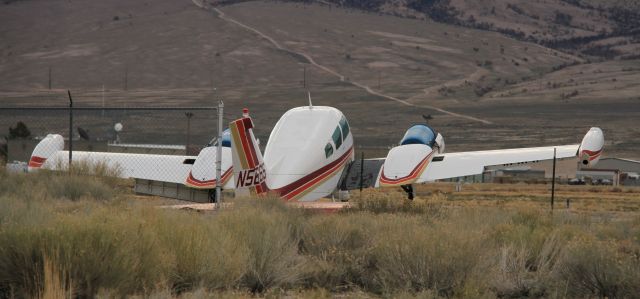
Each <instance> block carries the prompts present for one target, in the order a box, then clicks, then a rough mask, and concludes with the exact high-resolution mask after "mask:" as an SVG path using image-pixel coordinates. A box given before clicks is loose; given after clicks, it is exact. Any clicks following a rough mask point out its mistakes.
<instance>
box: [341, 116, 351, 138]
mask: <svg viewBox="0 0 640 299" xmlns="http://www.w3.org/2000/svg"><path fill="white" fill-rule="evenodd" d="M340 127H342V138H343V140H344V138H347V135H349V123H347V119H346V118H345V117H344V116H342V119H340Z"/></svg>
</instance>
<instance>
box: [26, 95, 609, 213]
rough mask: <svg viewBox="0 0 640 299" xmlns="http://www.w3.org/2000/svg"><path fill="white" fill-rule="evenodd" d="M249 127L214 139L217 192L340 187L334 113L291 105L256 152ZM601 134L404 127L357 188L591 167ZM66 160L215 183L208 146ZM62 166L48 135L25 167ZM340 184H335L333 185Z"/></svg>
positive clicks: (196, 184)
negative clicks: (485, 136)
mask: <svg viewBox="0 0 640 299" xmlns="http://www.w3.org/2000/svg"><path fill="white" fill-rule="evenodd" d="M253 128H254V124H253V121H252V119H251V117H250V116H249V114H248V110H246V109H245V111H244V113H243V117H242V118H240V119H237V120H234V121H232V122H231V123H230V124H229V129H227V130H226V131H225V132H224V134H223V136H222V139H221V140H218V141H217V142H221V143H222V162H221V169H222V176H221V184H222V186H223V189H234V191H235V194H236V196H248V195H250V194H254V195H260V194H266V193H270V194H275V195H277V196H279V197H281V198H282V199H284V200H286V201H301V202H308V201H315V200H317V199H320V198H323V197H327V196H330V195H331V194H333V193H334V192H335V191H336V190H345V189H350V188H353V186H351V187H349V186H347V184H344V183H343V182H344V179H345V175H344V174H345V173H346V171H348V169H349V167H350V165H352V162H353V161H354V143H353V135H352V132H351V130H350V128H349V123H348V122H347V119H346V117H345V116H344V114H342V112H340V111H339V110H338V109H336V108H333V107H324V106H312V105H311V104H310V105H309V106H304V107H297V108H293V109H291V110H289V111H287V112H286V113H285V114H284V115H282V117H281V118H280V120H278V122H277V123H276V125H275V127H274V128H273V130H272V131H271V135H270V137H269V140H268V142H267V145H266V148H265V152H264V156H263V155H262V153H261V151H260V148H259V147H258V143H257V141H256V138H255V136H254V133H253ZM603 145H604V135H603V133H602V130H600V129H599V128H595V127H594V128H591V129H590V130H589V131H588V132H587V134H586V135H585V136H584V138H583V139H582V142H581V143H580V144H573V145H562V146H548V147H534V148H519V149H503V150H490V151H475V152H458V153H445V143H444V138H443V137H442V135H441V134H439V133H437V132H435V131H434V130H433V129H432V128H431V127H429V126H427V125H422V124H419V125H414V126H412V127H411V128H409V129H408V130H407V131H406V133H405V134H404V137H403V138H402V139H401V141H400V143H399V145H398V146H396V147H393V148H392V149H391V150H390V151H389V152H388V154H387V157H386V158H382V159H371V160H367V161H366V162H371V163H370V165H372V167H367V174H368V175H371V177H373V178H375V179H374V180H372V181H371V182H368V183H366V184H364V187H402V188H403V189H404V190H405V191H406V192H407V194H408V196H409V198H410V199H411V198H413V188H412V185H413V184H419V183H425V182H431V181H435V180H441V179H447V178H455V177H460V176H468V175H476V174H482V173H483V172H484V170H485V169H486V167H488V166H496V165H509V164H523V163H532V162H539V161H542V160H550V159H553V156H554V149H555V155H556V157H557V158H558V159H566V158H573V159H575V158H577V159H576V160H577V162H578V161H579V163H581V164H582V166H583V167H591V166H593V165H595V164H596V163H597V162H598V160H599V158H600V156H601V154H602V150H603ZM73 159H74V161H78V160H85V161H88V162H90V163H95V162H104V163H107V164H108V165H109V166H112V167H117V168H118V169H120V176H121V177H124V178H139V179H146V180H154V181H162V182H172V183H178V184H184V185H186V186H189V187H192V188H197V189H213V188H215V186H216V183H217V182H216V180H215V169H216V147H215V146H210V147H205V148H204V149H203V150H202V151H201V152H200V153H199V155H198V156H173V155H149V154H129V153H104V152H81V151H74V152H73ZM67 165H68V152H67V151H64V141H63V138H62V136H60V135H54V134H50V135H48V136H47V137H46V138H44V139H43V140H42V141H41V142H40V143H39V144H38V145H37V146H36V148H35V149H34V151H33V155H32V156H31V160H30V161H29V170H30V171H33V170H37V169H39V168H47V169H60V168H65V167H66V166H67ZM341 183H342V184H341Z"/></svg>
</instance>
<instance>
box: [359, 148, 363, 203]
mask: <svg viewBox="0 0 640 299" xmlns="http://www.w3.org/2000/svg"><path fill="white" fill-rule="evenodd" d="M363 181H364V152H360V197H362V188H363V187H364V182H363Z"/></svg>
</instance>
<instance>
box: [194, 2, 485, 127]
mask: <svg viewBox="0 0 640 299" xmlns="http://www.w3.org/2000/svg"><path fill="white" fill-rule="evenodd" d="M192 1H193V3H194V4H195V5H196V6H198V7H200V8H202V9H208V8H207V7H205V5H203V4H202V2H201V0H192ZM211 10H212V11H215V12H216V13H217V14H218V17H219V18H220V19H222V20H225V21H227V22H229V23H233V24H235V25H237V26H240V27H242V28H244V29H246V30H248V31H251V32H253V33H254V34H256V35H257V36H258V37H260V38H263V39H265V40H267V41H268V42H269V43H271V44H272V45H273V46H274V47H275V48H276V49H278V50H280V51H284V52H287V53H290V54H292V55H295V56H299V57H302V58H304V60H306V61H307V62H308V63H309V64H311V65H313V66H315V67H317V68H319V69H321V70H323V71H325V72H327V73H329V74H331V75H333V76H335V77H337V78H338V79H339V80H340V81H342V82H346V83H349V84H351V85H353V86H356V87H359V88H361V89H363V90H364V91H366V92H367V93H369V94H371V95H374V96H378V97H381V98H385V99H388V100H391V101H395V102H397V103H400V104H402V105H406V106H409V107H417V108H427V109H431V110H435V111H438V112H440V113H443V114H447V115H450V116H453V117H458V118H463V119H467V120H471V121H475V122H480V123H483V124H491V122H490V121H488V120H486V119H481V118H477V117H473V116H470V115H465V114H460V113H455V112H452V111H449V110H445V109H442V108H439V107H435V106H431V105H418V104H414V103H411V102H409V101H407V100H402V99H399V98H396V97H394V96H390V95H387V94H384V93H382V92H379V91H375V90H373V89H372V88H371V87H370V86H367V85H365V84H362V83H359V82H356V81H347V80H345V78H346V77H345V76H344V75H343V74H341V73H339V72H337V71H336V70H333V69H331V68H329V67H327V66H325V65H322V64H320V63H318V62H316V61H315V60H314V59H313V57H311V56H310V55H309V54H307V53H304V52H297V51H293V50H290V49H288V48H286V47H284V46H282V45H281V44H280V43H279V42H278V41H276V40H275V39H274V38H272V37H271V36H268V35H267V34H265V33H263V32H261V31H260V30H258V29H256V28H254V27H252V26H249V25H247V24H244V23H242V22H240V21H238V20H236V19H233V18H231V17H229V16H228V15H227V14H225V13H224V12H223V11H222V10H220V9H219V8H215V7H212V8H211ZM462 80H464V79H462ZM425 93H426V90H425ZM417 96H425V94H420V95H417ZM417 96H414V97H412V98H415V97H417Z"/></svg>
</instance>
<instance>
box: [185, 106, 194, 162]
mask: <svg viewBox="0 0 640 299" xmlns="http://www.w3.org/2000/svg"><path fill="white" fill-rule="evenodd" d="M184 115H185V116H186V117H187V146H186V148H185V154H186V155H189V154H190V153H191V151H190V150H189V149H190V148H191V118H192V117H193V113H192V112H186V113H185V114H184Z"/></svg>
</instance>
